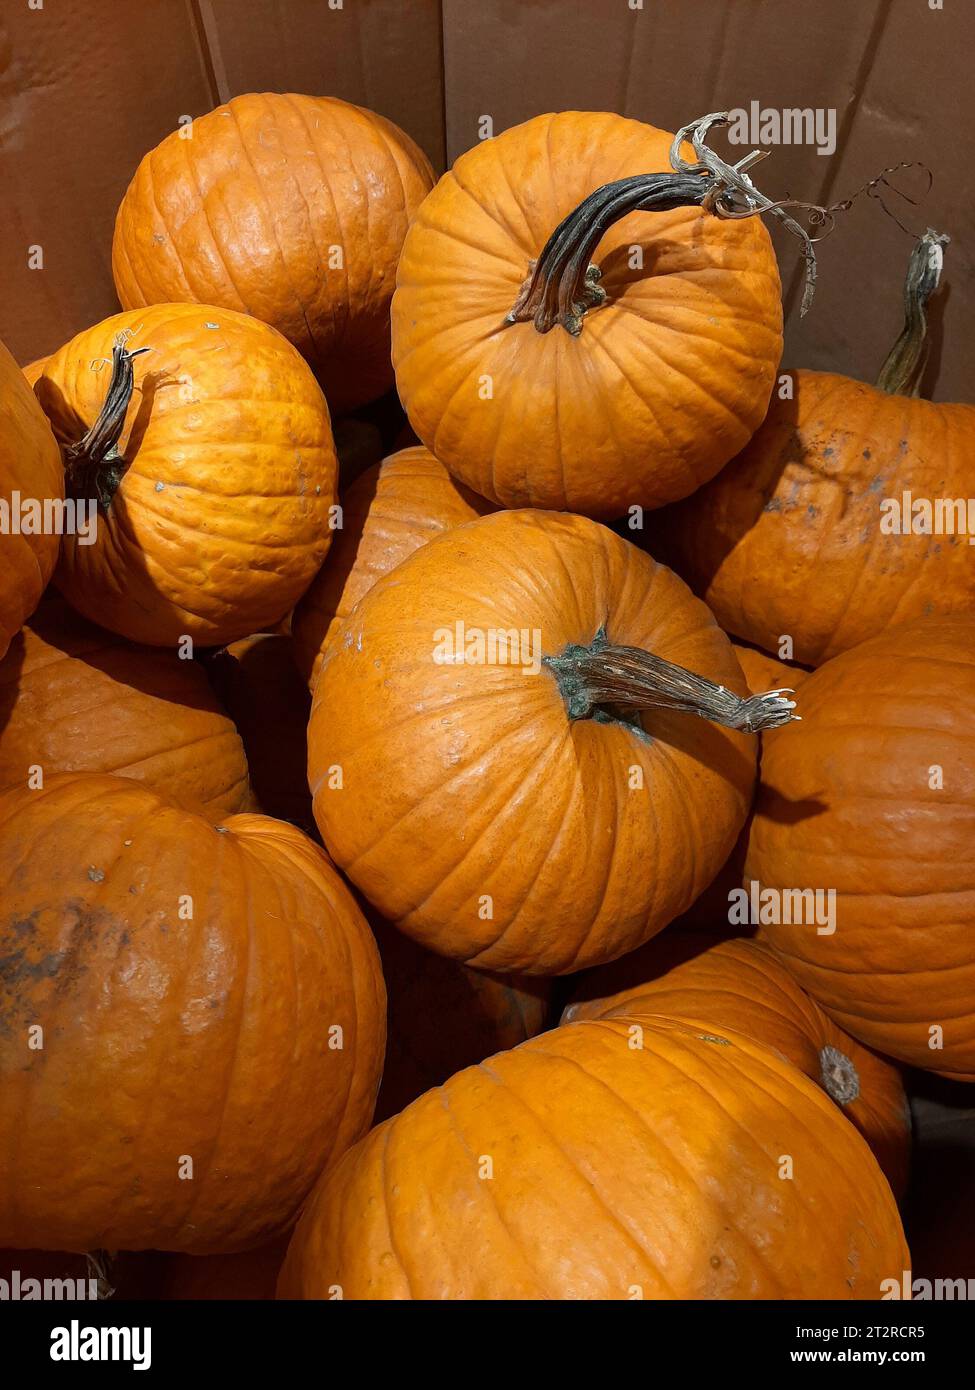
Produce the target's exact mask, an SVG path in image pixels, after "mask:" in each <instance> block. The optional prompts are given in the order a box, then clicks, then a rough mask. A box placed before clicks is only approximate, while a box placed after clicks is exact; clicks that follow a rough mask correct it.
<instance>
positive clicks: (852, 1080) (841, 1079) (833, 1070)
mask: <svg viewBox="0 0 975 1390" xmlns="http://www.w3.org/2000/svg"><path fill="white" fill-rule="evenodd" d="M819 1084H820V1085H821V1086H822V1088H823V1090H824V1091H825V1092H826V1094H827V1095H828V1096H829V1097H830V1099H831V1100H835V1101H836V1104H837V1105H849V1104H850V1102H851V1101H854V1100H856V1098H857V1096H858V1095H859V1094H860V1077H859V1074H858V1072H857V1069H856V1067H855V1066H854V1065H853V1062H852V1061H851V1060H850V1058H849V1057H847V1055H846V1053H845V1052H840V1050H839V1049H838V1048H836V1047H829V1046H828V1045H827V1046H826V1047H824V1048H822V1049H821V1050H820V1053H819Z"/></svg>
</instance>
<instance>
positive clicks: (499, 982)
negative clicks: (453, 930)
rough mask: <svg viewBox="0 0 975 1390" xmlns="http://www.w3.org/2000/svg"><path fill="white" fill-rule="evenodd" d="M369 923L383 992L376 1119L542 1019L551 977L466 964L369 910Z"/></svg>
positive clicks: (538, 1027)
mask: <svg viewBox="0 0 975 1390" xmlns="http://www.w3.org/2000/svg"><path fill="white" fill-rule="evenodd" d="M370 925H371V926H372V929H373V933H374V935H375V937H376V940H377V941H378V943H379V953H380V956H381V958H382V963H383V975H384V976H385V978H386V989H387V993H388V995H389V1031H388V1037H387V1042H386V1065H385V1067H384V1069H383V1082H382V1085H381V1087H380V1088H379V1099H378V1101H377V1102H376V1120H377V1121H379V1120H384V1119H386V1118H387V1117H388V1116H389V1115H395V1114H396V1113H397V1111H399V1110H402V1109H404V1108H405V1107H406V1106H407V1105H409V1104H410V1102H411V1101H414V1100H416V1098H417V1096H419V1095H422V1094H423V1092H424V1091H428V1090H430V1088H431V1087H432V1086H439V1085H440V1084H441V1083H442V1082H444V1081H446V1080H447V1078H448V1076H452V1075H453V1073H454V1072H455V1071H460V1070H461V1068H462V1067H469V1066H472V1065H474V1064H476V1063H477V1062H481V1061H483V1060H484V1058H485V1057H489V1056H490V1055H491V1054H492V1053H493V1052H499V1051H502V1050H505V1049H507V1048H510V1047H516V1046H517V1045H518V1043H522V1042H524V1041H525V1040H526V1038H533V1037H534V1036H535V1034H536V1033H540V1032H541V1031H542V1029H543V1028H544V1027H545V1025H546V1023H547V1022H548V1012H549V1003H550V999H551V993H552V990H551V984H550V981H548V980H540V979H537V978H535V979H532V978H530V977H526V976H520V975H491V974H489V973H488V972H487V971H485V970H470V969H469V968H468V967H467V966H466V965H461V964H459V962H457V961H454V960H446V959H445V958H444V957H443V956H435V955H433V953H432V952H430V951H425V950H424V949H423V948H422V946H417V945H416V943H415V942H413V941H411V940H410V939H409V937H406V936H403V934H402V932H398V931H396V930H394V928H392V927H390V926H388V925H387V924H386V923H385V922H382V921H380V920H378V919H377V918H375V917H374V916H373V917H371V919H370Z"/></svg>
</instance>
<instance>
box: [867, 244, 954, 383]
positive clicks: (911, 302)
mask: <svg viewBox="0 0 975 1390" xmlns="http://www.w3.org/2000/svg"><path fill="white" fill-rule="evenodd" d="M950 241H951V238H950V237H948V236H945V235H944V233H943V232H936V231H934V230H933V229H932V228H931V227H929V228H928V230H927V231H926V232H925V233H924V235H923V236H922V237H918V239H917V244H916V245H915V247H914V250H913V251H912V252H911V259H910V261H909V262H908V266H907V276H906V278H905V280H904V327H903V328H902V329H901V332H900V337H899V338H898V339H897V342H896V343H895V344H894V346H893V347H892V348H891V350H890V352H889V353H888V354H887V358H886V361H885V362H884V365H883V366H882V367H881V369H880V375H879V376H878V377H877V385H878V386H879V388H880V390H881V391H887V392H889V394H890V395H892V396H920V394H921V378H922V376H923V375H924V368H925V366H926V365H927V360H928V348H929V347H930V343H929V342H928V316H927V312H926V310H927V304H928V300H929V299H930V298H931V296H932V295H933V294H934V292H935V291H936V290H937V288H938V286H939V284H940V282H941V271H942V268H943V266H944V259H945V247H946V246H947V245H948V243H949V242H950Z"/></svg>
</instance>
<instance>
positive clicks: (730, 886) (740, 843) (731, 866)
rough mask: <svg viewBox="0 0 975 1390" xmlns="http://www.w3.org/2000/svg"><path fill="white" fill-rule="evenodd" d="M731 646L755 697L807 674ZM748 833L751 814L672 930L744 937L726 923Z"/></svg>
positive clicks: (793, 683) (797, 681)
mask: <svg viewBox="0 0 975 1390" xmlns="http://www.w3.org/2000/svg"><path fill="white" fill-rule="evenodd" d="M732 646H733V651H734V655H736V656H737V659H739V666H740V667H741V671H743V674H744V678H746V684H747V687H748V689H750V691H751V692H752V695H759V694H761V692H762V691H768V689H776V688H779V689H796V687H797V685H800V682H801V681H803V680H804V678H805V676H808V671H805V670H804V669H803V667H801V666H794V664H793V663H791V662H779V660H776V659H775V657H773V656H766V655H765V653H764V652H757V651H754V649H752V648H748V646H739V645H736V644H732ZM750 830H751V815H750V816H748V819H747V820H746V823H744V826H743V827H741V833H740V834H739V838H737V840H736V842H734V848H733V849H732V853H730V855H729V856H727V859H726V860H725V863H723V866H722V867H720V869H719V870H718V874H716V876H715V877H714V878H712V881H711V883H709V884H708V887H707V888H705V890H704V892H702V894H701V895H700V898H695V901H694V902H693V903H691V905H690V908H688V909H687V912H683V913H682V915H680V916H679V917H677V919H676V922H675V923H673V924H675V927H687V929H690V930H691V931H714V930H715V923H723V929H722V934H723V935H727V937H739V935H743V934H744V935H748V931H744V933H743V929H741V926H739V924H734V923H730V922H729V901H730V899H729V894H730V892H732V891H733V890H734V888H740V887H741V881H743V878H744V860H746V852H747V849H748V833H750ZM625 959H627V958H625Z"/></svg>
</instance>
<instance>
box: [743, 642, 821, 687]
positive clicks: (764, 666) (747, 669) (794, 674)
mask: <svg viewBox="0 0 975 1390" xmlns="http://www.w3.org/2000/svg"><path fill="white" fill-rule="evenodd" d="M731 645H732V646H733V647H734V649H735V656H736V657H737V658H738V665H739V666H740V667H741V669H742V671H743V672H744V675H745V680H746V681H747V682H748V689H749V690H750V691H751V692H752V694H753V695H759V694H761V692H762V691H763V690H778V689H780V688H790V689H793V690H798V688H799V686H800V685H801V684H802V682H803V681H804V680H805V679H806V677H807V676H808V675H809V672H808V671H805V670H803V668H802V667H801V666H796V665H795V664H794V663H793V662H791V661H780V660H779V659H778V657H775V656H768V655H766V653H765V652H759V651H756V650H755V648H754V647H742V646H740V645H739V644H738V643H737V642H732V644H731Z"/></svg>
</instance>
